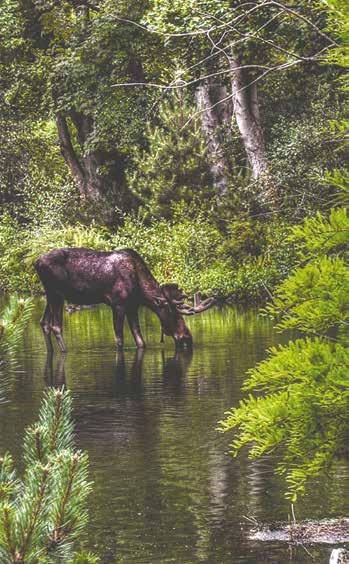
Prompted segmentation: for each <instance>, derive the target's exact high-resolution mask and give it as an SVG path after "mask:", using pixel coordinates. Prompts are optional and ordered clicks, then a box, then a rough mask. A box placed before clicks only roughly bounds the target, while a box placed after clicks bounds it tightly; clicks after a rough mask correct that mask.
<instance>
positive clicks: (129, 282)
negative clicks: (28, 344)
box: [35, 248, 215, 352]
mask: <svg viewBox="0 0 349 564" xmlns="http://www.w3.org/2000/svg"><path fill="white" fill-rule="evenodd" d="M35 269H36V271H37V273H38V275H39V278H40V280H41V282H42V284H43V286H44V289H45V293H46V307H45V311H44V314H43V317H42V319H41V322H40V323H41V326H42V329H43V333H44V336H45V340H46V346H47V348H48V350H49V351H52V342H51V333H53V334H54V336H55V337H56V339H57V342H58V345H59V347H60V349H61V351H62V352H66V350H67V348H66V345H65V342H64V340H63V335H62V333H63V306H64V301H65V300H67V301H68V302H70V303H74V304H79V305H89V304H100V303H103V304H106V305H108V306H110V307H111V309H112V313H113V323H114V331H115V337H116V345H117V347H118V348H119V349H122V348H123V344H124V336H123V328H124V321H125V317H126V318H127V321H128V323H129V326H130V329H131V332H132V335H133V338H134V340H135V343H136V345H137V347H138V348H143V347H144V346H145V343H144V340H143V337H142V333H141V330H140V325H139V320H138V308H139V306H141V305H142V306H145V307H148V308H149V309H151V310H152V311H153V312H154V313H156V315H157V316H158V318H159V320H160V323H161V327H162V331H163V333H164V334H165V335H169V336H171V337H173V339H174V341H175V343H176V346H178V347H181V346H187V347H191V346H192V342H193V339H192V335H191V333H190V331H189V329H188V327H187V326H186V324H185V321H184V319H183V315H193V314H195V313H201V312H202V311H205V310H206V309H208V308H209V307H211V306H212V305H213V304H214V303H215V299H214V298H208V299H206V300H204V301H202V302H201V303H199V304H198V305H196V306H191V305H188V304H186V303H185V301H184V300H185V298H186V296H185V295H184V293H183V292H182V290H181V289H180V288H179V287H178V285H177V284H162V285H160V284H159V283H158V282H157V281H156V280H155V278H154V276H153V275H152V273H151V272H150V270H149V268H148V267H147V265H146V264H145V262H144V260H143V259H142V257H141V256H140V255H139V254H138V253H137V252H136V251H133V250H132V249H123V250H120V251H111V252H106V251H95V250H91V249H84V248H66V249H54V250H52V251H50V252H48V253H47V254H44V255H42V256H40V257H39V258H38V259H37V261H36V262H35Z"/></svg>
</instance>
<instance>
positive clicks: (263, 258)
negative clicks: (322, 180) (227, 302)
mask: <svg viewBox="0 0 349 564" xmlns="http://www.w3.org/2000/svg"><path fill="white" fill-rule="evenodd" d="M182 212H183V210H181V209H178V210H177V213H176V215H175V217H174V219H173V220H165V219H163V220H157V221H154V222H152V223H145V222H144V221H143V220H142V219H141V218H140V217H139V216H138V217H132V216H126V217H125V218H124V222H123V225H122V226H121V227H119V228H117V229H115V230H111V229H107V228H101V227H98V226H97V225H94V224H92V225H90V226H88V227H87V226H85V225H82V224H80V223H77V224H75V225H64V224H59V225H57V226H55V227H54V226H51V227H47V226H45V227H44V226H42V225H41V226H40V225H34V224H32V225H29V226H25V227H23V226H21V225H20V224H19V223H18V222H17V221H16V220H14V219H13V218H10V217H9V216H8V215H6V216H3V217H2V220H1V222H0V284H1V288H2V290H5V291H19V292H23V293H26V292H30V293H36V292H39V291H41V288H40V284H39V281H38V279H37V276H36V274H35V271H34V269H33V263H34V261H35V259H36V258H37V257H38V256H39V255H40V254H42V253H45V252H47V251H48V250H50V249H52V248H58V247H88V248H93V249H100V250H113V249H120V248H133V249H135V250H137V251H138V252H139V253H140V254H141V255H142V256H143V257H144V259H145V260H146V262H147V264H148V265H149V267H150V268H151V270H152V272H153V273H154V275H155V277H156V278H157V279H158V280H159V281H160V282H167V281H175V282H177V283H179V284H180V285H181V287H183V289H184V290H185V291H186V292H188V293H193V292H195V291H198V290H201V291H202V292H204V293H205V294H215V295H218V296H221V297H224V298H227V297H231V298H232V299H233V300H236V301H253V302H257V301H260V300H261V299H262V298H263V297H265V296H266V295H267V294H268V291H270V290H271V289H272V288H273V287H274V286H275V284H277V283H279V282H280V281H281V280H282V279H283V278H284V277H285V276H286V275H287V273H288V272H289V271H290V269H291V267H292V266H293V264H294V261H295V252H294V247H293V246H292V244H291V245H290V243H289V242H288V241H286V237H287V235H288V233H289V232H290V227H289V226H287V225H286V224H283V223H280V222H277V223H276V222H271V223H265V224H263V223H261V222H252V221H251V220H248V219H242V220H239V221H231V222H229V223H228V224H227V225H226V226H225V227H224V230H222V229H219V228H218V227H217V226H216V225H215V223H214V222H213V221H211V220H210V219H207V215H205V214H204V213H203V212H202V213H198V214H196V216H195V217H188V216H187V215H186V214H185V213H182Z"/></svg>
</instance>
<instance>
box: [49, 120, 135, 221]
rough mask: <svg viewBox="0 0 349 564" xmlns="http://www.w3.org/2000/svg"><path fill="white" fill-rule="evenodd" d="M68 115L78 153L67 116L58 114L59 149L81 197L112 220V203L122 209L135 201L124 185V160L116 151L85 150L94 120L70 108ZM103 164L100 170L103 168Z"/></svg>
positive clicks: (107, 218) (130, 205)
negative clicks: (75, 136)
mask: <svg viewBox="0 0 349 564" xmlns="http://www.w3.org/2000/svg"><path fill="white" fill-rule="evenodd" d="M69 118H70V120H71V122H72V123H73V125H74V127H75V128H76V133H77V140H78V143H79V146H80V148H81V151H79V153H80V155H79V156H78V155H77V152H76V151H75V149H74V146H73V143H72V140H71V131H70V129H69V125H68V121H67V117H66V116H64V115H63V114H62V113H59V114H58V115H57V129H58V137H59V144H60V148H61V153H62V155H63V157H64V159H65V161H66V163H67V165H68V167H69V168H70V171H71V173H72V176H73V178H74V180H75V182H76V184H77V187H78V189H79V193H80V196H81V198H82V199H83V200H85V201H87V202H90V203H92V204H96V205H98V206H99V207H100V213H101V215H102V216H103V217H104V218H105V219H106V221H108V222H109V221H110V220H111V215H112V214H111V211H110V208H111V204H115V203H116V204H117V205H118V206H119V207H120V208H121V209H129V208H131V207H133V206H135V205H137V202H136V199H135V197H134V196H133V195H132V193H131V192H130V191H129V190H128V189H127V186H126V180H125V172H124V168H125V165H124V160H123V157H122V155H121V154H120V153H119V152H118V151H116V150H113V151H109V152H107V151H101V150H92V151H86V145H87V143H88V140H89V136H90V135H91V133H92V132H93V127H94V124H93V120H92V118H91V117H89V116H85V115H83V114H81V113H79V112H76V111H70V112H69ZM102 168H103V171H102Z"/></svg>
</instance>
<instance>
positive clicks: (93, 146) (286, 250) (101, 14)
mask: <svg viewBox="0 0 349 564" xmlns="http://www.w3.org/2000/svg"><path fill="white" fill-rule="evenodd" d="M345 10H346V9H345V3H344V2H340V1H327V2H325V1H322V0H319V1H304V0H301V1H297V2H294V1H293V0H290V1H289V2H287V4H283V3H282V2H277V1H272V0H270V1H268V0H262V1H255V2H244V1H242V0H238V1H217V0H207V1H199V2H197V1H194V0H183V1H182V0H181V1H180V2H179V1H177V0H171V2H170V1H168V0H153V1H150V2H145V1H142V0H139V1H137V2H132V3H130V2H125V1H118V2H116V1H115V0H103V1H102V0H101V1H99V0H91V1H85V0H81V1H79V0H69V1H68V0H60V1H58V0H4V2H2V4H1V7H0V28H1V36H2V37H1V46H0V61H1V66H0V83H1V88H0V122H1V127H0V184H1V191H0V206H1V218H0V280H1V282H0V285H1V288H2V289H3V290H9V291H13V290H16V291H21V292H27V291H29V292H32V293H33V292H36V291H38V290H39V286H38V281H37V279H36V278H35V274H34V271H33V269H32V263H33V261H34V260H35V258H36V257H37V256H38V255H39V254H40V253H41V252H44V251H47V250H48V249H49V248H52V247H60V246H86V247H93V248H98V249H113V248H118V247H132V248H134V249H136V250H138V251H139V252H140V253H141V254H142V255H143V256H144V258H145V259H146V261H147V262H148V263H149V265H150V267H151V268H152V269H153V271H154V273H155V275H156V276H157V277H158V279H159V280H160V281H162V282H165V281H169V280H174V281H176V282H178V283H180V284H181V286H182V287H183V288H184V290H185V291H187V292H188V293H192V292H194V291H197V290H201V291H202V292H204V293H206V294H215V295H218V296H221V297H224V298H228V297H229V298H230V299H231V300H233V301H245V302H256V301H260V300H261V299H263V298H265V297H267V296H268V295H269V294H270V292H272V290H273V288H274V287H275V286H276V285H277V284H279V283H280V282H281V281H282V280H283V279H284V278H285V277H286V276H287V275H288V274H289V273H290V272H291V271H292V269H293V268H294V266H295V265H296V264H298V263H299V261H300V249H299V246H300V245H301V243H300V242H299V241H295V240H294V238H293V239H292V232H293V231H292V230H293V226H294V224H299V223H302V222H303V221H304V219H306V218H309V217H314V215H315V214H317V213H321V214H323V215H322V216H321V217H326V216H327V215H328V213H329V209H330V207H331V205H333V203H334V195H335V194H336V193H337V187H336V185H337V186H338V184H340V185H342V186H343V184H345V178H346V177H345V173H344V172H343V168H344V166H345V146H344V143H343V139H344V136H345V132H344V130H345V128H344V127H343V126H342V125H341V122H340V121H339V118H340V117H341V116H343V115H344V113H345V108H344V104H345V98H344V95H345V93H344V92H343V89H342V88H341V86H342V84H341V80H342V77H343V72H344V71H343V65H340V64H338V62H337V61H336V60H334V57H333V56H332V53H334V52H335V51H336V49H340V48H341V47H340V46H341V42H342V41H343V33H342V35H341V34H339V33H338V22H337V20H336V17H337V18H338V13H342V15H343V13H344V12H345ZM335 15H336V17H334V16H335ZM331 57H332V59H331Z"/></svg>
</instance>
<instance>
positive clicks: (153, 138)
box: [130, 94, 214, 218]
mask: <svg viewBox="0 0 349 564" xmlns="http://www.w3.org/2000/svg"><path fill="white" fill-rule="evenodd" d="M194 113H195V108H194V107H192V106H190V105H189V104H188V102H187V101H186V99H185V98H184V97H183V96H181V95H178V94H177V95H176V96H172V97H171V99H170V100H168V101H167V102H165V103H163V104H162V105H161V107H160V111H159V115H158V119H159V125H157V126H155V127H152V126H151V124H148V126H147V144H148V147H149V148H148V150H141V149H140V148H136V150H135V157H134V167H135V172H134V173H133V175H132V176H131V178H130V187H131V189H132V190H133V192H135V193H136V194H138V195H139V196H140V198H141V199H142V201H143V203H144V205H145V207H146V209H147V210H148V213H149V214H150V215H151V216H152V217H159V216H160V217H167V218H168V217H171V216H172V215H173V203H175V202H179V201H184V202H187V203H190V202H192V201H193V200H195V199H197V200H198V196H199V195H200V199H201V201H202V200H205V199H209V198H212V197H214V191H213V188H212V179H211V175H210V169H209V166H208V156H207V148H206V143H205V140H204V137H203V134H202V130H201V126H200V123H199V121H198V119H197V118H196V119H192V120H191V123H190V127H185V125H186V122H187V121H188V120H189V119H190V118H192V116H193V114H194Z"/></svg>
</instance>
